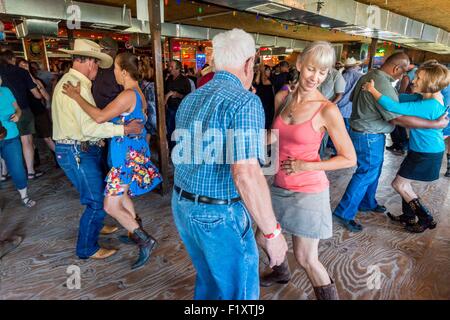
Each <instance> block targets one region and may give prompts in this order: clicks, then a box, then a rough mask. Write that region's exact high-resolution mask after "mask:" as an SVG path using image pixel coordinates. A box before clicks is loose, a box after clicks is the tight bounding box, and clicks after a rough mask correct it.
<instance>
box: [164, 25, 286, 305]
mask: <svg viewBox="0 0 450 320" xmlns="http://www.w3.org/2000/svg"><path fill="white" fill-rule="evenodd" d="M255 53H256V52H255V42H254V40H253V38H252V36H251V35H249V34H248V33H246V32H244V31H243V30H239V29H233V30H231V31H227V32H223V33H220V34H218V35H217V36H215V37H214V39H213V59H214V66H215V69H216V74H215V75H214V78H213V79H212V80H211V81H210V82H208V83H207V84H206V85H204V86H203V87H201V88H199V89H198V90H197V91H195V92H194V93H191V94H189V95H188V96H186V97H185V98H184V100H183V102H182V103H181V105H180V107H179V109H178V112H177V115H176V131H175V135H174V136H175V137H177V145H176V147H175V148H174V151H173V153H172V160H173V162H174V165H175V186H174V192H173V195H172V210H173V215H174V220H175V223H176V226H177V228H178V231H179V233H180V236H181V239H182V240H183V242H184V244H185V246H186V249H187V251H188V253H189V255H190V256H191V259H192V262H193V264H194V267H195V269H196V271H197V279H196V284H195V295H194V298H195V299H208V300H218V299H225V300H228V299H236V300H243V299H258V298H259V276H258V260H259V257H258V249H257V245H256V241H255V236H254V234H253V230H252V219H251V218H253V219H254V221H255V223H256V225H257V226H258V228H259V229H260V230H261V232H262V233H263V234H264V240H263V241H261V244H262V245H263V247H264V249H265V250H266V251H267V253H268V255H269V258H270V265H271V266H275V265H279V264H281V263H282V262H283V260H284V258H285V255H286V251H287V244H286V240H285V239H284V237H283V235H282V234H281V228H280V225H279V223H277V221H276V218H275V215H274V212H273V209H272V203H271V198H270V192H269V188H268V185H267V182H266V180H265V178H264V175H263V173H262V170H261V167H260V163H259V161H258V160H262V159H264V155H265V154H264V148H261V145H262V143H261V142H263V141H260V140H265V139H264V138H262V139H260V140H254V139H252V137H253V138H255V137H256V135H255V134H252V133H255V132H261V130H264V110H263V108H262V104H261V100H260V99H259V98H258V97H257V96H256V95H254V94H252V93H251V92H250V91H249V90H248V89H249V88H250V86H251V83H252V80H253V66H254V59H255ZM247 134H249V135H247ZM230 136H233V137H234V138H231V139H230ZM246 136H247V137H249V136H250V139H246ZM211 146H213V148H211ZM205 156H207V158H206V159H205Z"/></svg>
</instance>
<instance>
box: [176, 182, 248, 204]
mask: <svg viewBox="0 0 450 320" xmlns="http://www.w3.org/2000/svg"><path fill="white" fill-rule="evenodd" d="M174 189H175V191H176V192H177V193H178V194H179V195H180V196H181V197H183V198H184V199H186V200H190V201H193V202H195V199H196V198H197V197H198V199H197V201H198V202H201V203H207V204H218V205H224V204H228V203H235V202H238V201H241V197H237V198H233V199H230V201H228V200H222V199H215V198H210V197H205V196H200V195H196V194H193V193H190V192H187V191H184V190H183V191H181V188H179V187H177V186H174ZM180 192H181V193H180Z"/></svg>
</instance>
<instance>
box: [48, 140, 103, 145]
mask: <svg viewBox="0 0 450 320" xmlns="http://www.w3.org/2000/svg"><path fill="white" fill-rule="evenodd" d="M55 142H56V143H59V144H73V145H82V144H88V145H90V146H98V147H103V146H104V145H105V141H103V140H98V141H78V140H72V139H62V140H56V141H55Z"/></svg>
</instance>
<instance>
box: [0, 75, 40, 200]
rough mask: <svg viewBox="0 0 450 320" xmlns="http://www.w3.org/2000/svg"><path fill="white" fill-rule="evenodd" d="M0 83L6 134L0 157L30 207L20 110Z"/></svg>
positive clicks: (0, 108)
mask: <svg viewBox="0 0 450 320" xmlns="http://www.w3.org/2000/svg"><path fill="white" fill-rule="evenodd" d="M1 83H2V81H1V78H0V122H1V123H2V125H3V127H4V128H5V129H6V136H5V137H4V138H3V139H1V140H0V158H2V159H3V160H4V161H5V163H6V166H7V167H8V170H9V174H10V175H11V177H12V180H13V182H14V184H15V186H16V189H17V190H18V191H19V193H20V197H21V199H22V203H23V204H24V205H25V206H26V207H28V208H31V207H33V206H34V205H35V204H36V202H34V201H33V200H31V199H30V197H29V196H28V188H27V187H28V185H27V184H28V180H27V175H26V172H25V167H24V166H23V158H22V144H21V142H20V137H19V130H18V129H17V125H16V123H17V121H19V118H20V116H21V114H22V112H21V110H20V108H19V106H18V104H17V102H16V99H15V98H14V96H13V94H12V92H11V91H10V90H9V89H8V88H6V87H1Z"/></svg>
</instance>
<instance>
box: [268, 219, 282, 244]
mask: <svg viewBox="0 0 450 320" xmlns="http://www.w3.org/2000/svg"><path fill="white" fill-rule="evenodd" d="M280 234H281V225H280V224H279V223H277V227H276V229H275V231H274V232H272V233H269V234H264V238H266V239H267V240H273V239H275V238H276V237H278V236H279V235H280Z"/></svg>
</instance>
